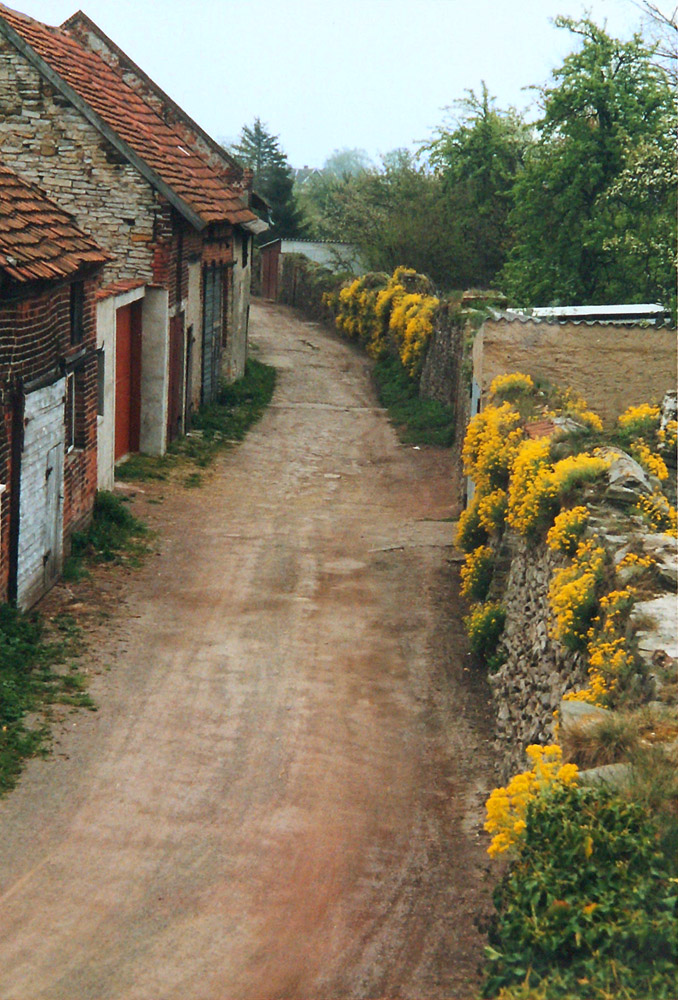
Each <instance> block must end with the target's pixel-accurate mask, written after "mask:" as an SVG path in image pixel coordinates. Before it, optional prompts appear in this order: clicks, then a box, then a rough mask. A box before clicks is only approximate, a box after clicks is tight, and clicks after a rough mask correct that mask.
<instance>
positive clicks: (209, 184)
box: [0, 4, 257, 224]
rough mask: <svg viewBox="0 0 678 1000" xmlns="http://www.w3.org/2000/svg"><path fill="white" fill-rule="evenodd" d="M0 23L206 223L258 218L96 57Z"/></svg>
mask: <svg viewBox="0 0 678 1000" xmlns="http://www.w3.org/2000/svg"><path fill="white" fill-rule="evenodd" d="M0 18H2V19H4V20H5V21H6V22H7V24H8V25H9V26H10V27H11V28H13V29H14V31H15V32H16V33H17V34H18V35H19V36H20V37H21V38H22V39H23V41H24V42H27V43H28V44H29V45H30V47H31V48H32V49H33V51H34V52H36V53H37V54H38V55H39V56H41V57H42V59H43V60H44V61H45V62H46V63H47V64H48V65H49V66H50V68H51V69H52V70H54V71H55V72H56V73H57V74H58V75H59V76H60V77H61V79H62V80H63V81H64V82H65V83H67V84H68V85H69V86H70V87H72V88H73V90H74V91H75V92H76V93H77V94H78V96H79V97H80V98H82V100H84V101H85V102H86V103H87V104H88V105H89V107H90V108H91V109H92V110H93V111H95V112H96V114H98V115H99V117H100V118H101V119H102V120H103V121H104V122H105V123H106V125H108V126H109V127H110V128H111V129H112V130H113V131H114V132H115V133H116V135H118V136H119V137H120V138H121V139H122V140H123V141H124V142H125V143H127V145H128V146H129V147H130V148H131V149H132V150H133V151H134V152H135V153H136V154H137V156H139V157H140V158H141V159H142V160H143V161H144V162H145V163H146V164H147V165H148V166H149V167H150V168H151V169H152V170H153V171H154V172H155V174H156V175H157V176H158V177H159V178H160V179H161V180H162V181H163V182H164V183H165V184H166V185H167V186H168V187H169V188H171V189H172V191H174V193H175V194H176V195H177V196H178V197H179V198H181V199H182V201H183V202H184V203H185V204H186V205H188V206H189V208H191V209H192V210H193V211H194V212H195V213H196V214H197V215H199V216H200V218H201V219H203V220H204V222H206V223H209V222H230V223H231V224H238V223H243V222H251V221H254V220H255V219H256V218H257V216H256V215H255V214H254V213H253V212H252V211H251V210H250V209H249V208H247V206H246V205H245V204H244V202H243V200H242V198H241V196H240V194H239V193H238V192H237V191H235V190H233V189H232V188H231V187H229V186H228V185H227V184H226V183H225V181H224V178H223V176H221V175H220V173H219V172H218V171H217V170H215V169H214V168H213V167H212V166H210V164H209V163H208V161H207V158H206V156H204V155H202V154H201V152H200V151H199V150H198V149H197V148H196V147H193V146H189V145H188V144H187V141H186V137H185V135H182V134H181V133H180V132H179V131H177V130H176V129H175V128H173V127H172V125H171V124H168V123H167V122H165V121H163V119H162V117H161V116H160V115H159V114H158V113H157V112H156V111H155V110H154V109H153V108H152V107H151V105H150V104H148V103H147V102H146V101H145V100H144V99H143V97H142V96H141V95H140V94H139V93H137V92H136V91H135V90H134V89H133V88H132V87H130V86H128V85H127V83H125V81H124V80H123V78H122V77H121V76H120V75H118V73H117V72H116V71H115V70H114V69H113V68H112V67H111V66H109V65H108V64H107V63H106V62H105V61H104V60H103V59H102V58H101V57H100V56H99V55H98V54H97V53H96V52H92V51H90V50H89V49H86V48H84V47H83V46H82V45H81V44H80V43H79V42H78V41H77V40H76V39H75V38H73V37H72V36H70V35H69V34H67V33H66V32H65V31H63V30H62V29H60V28H52V27H48V26H47V25H45V24H41V23H40V22H39V21H35V20H33V18H30V17H28V16H26V15H25V14H20V13H18V12H16V11H13V10H10V9H9V8H7V7H5V6H4V5H3V4H0Z"/></svg>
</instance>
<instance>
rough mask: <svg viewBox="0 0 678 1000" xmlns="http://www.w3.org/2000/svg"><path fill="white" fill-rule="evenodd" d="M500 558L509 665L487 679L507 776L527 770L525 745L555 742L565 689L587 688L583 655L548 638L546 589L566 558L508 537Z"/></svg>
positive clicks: (498, 745) (505, 646) (505, 638)
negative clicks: (503, 571) (504, 566)
mask: <svg viewBox="0 0 678 1000" xmlns="http://www.w3.org/2000/svg"><path fill="white" fill-rule="evenodd" d="M500 558H501V559H502V561H503V562H504V563H505V564H508V566H509V567H510V568H509V569H508V576H507V578H505V587H506V589H505V591H504V593H503V596H502V598H501V599H502V603H503V604H504V606H505V608H506V628H505V631H504V636H503V638H502V649H503V651H504V653H505V654H506V661H505V663H504V664H503V666H502V667H500V668H499V670H498V671H497V672H496V673H495V674H491V675H490V677H489V681H490V687H491V690H492V694H493V698H494V703H495V714H496V720H497V725H496V741H497V751H498V756H499V759H500V761H501V766H502V768H503V769H504V774H503V777H504V778H506V777H507V776H510V775H511V774H515V773H516V772H517V771H522V770H524V769H525V753H524V751H525V747H527V746H529V745H530V744H531V743H542V744H543V743H551V742H553V737H554V721H555V720H554V716H553V713H554V712H555V711H556V709H557V708H558V705H559V703H560V700H561V698H562V697H563V695H564V694H565V693H566V692H567V691H572V690H575V689H578V688H582V687H584V686H585V684H586V680H587V671H586V665H585V662H584V659H583V657H582V654H580V653H571V652H570V651H569V650H568V649H566V648H565V647H564V646H562V645H561V644H560V643H559V642H557V641H556V640H555V639H552V638H551V637H550V636H549V634H548V619H549V603H548V588H549V582H550V580H551V576H552V574H553V571H554V569H555V568H556V567H558V566H563V565H565V564H566V562H567V560H566V559H565V558H564V557H563V556H561V555H559V554H558V553H555V552H552V551H551V550H550V549H548V548H547V547H546V545H534V544H532V543H529V542H526V541H525V540H524V539H520V538H518V537H516V536H515V535H511V534H509V535H508V536H507V537H506V539H505V540H504V543H503V551H502V553H501V555H500Z"/></svg>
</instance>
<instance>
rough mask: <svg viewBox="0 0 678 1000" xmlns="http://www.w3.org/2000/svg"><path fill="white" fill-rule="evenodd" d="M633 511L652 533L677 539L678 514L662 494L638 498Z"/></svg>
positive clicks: (657, 493)
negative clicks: (659, 533)
mask: <svg viewBox="0 0 678 1000" xmlns="http://www.w3.org/2000/svg"><path fill="white" fill-rule="evenodd" d="M634 510H635V511H636V513H637V514H640V516H641V517H642V519H643V520H644V521H645V523H646V524H647V525H648V526H649V527H650V528H651V530H652V531H656V532H661V533H663V534H665V535H670V536H671V537H672V538H678V513H677V512H676V508H675V507H673V506H672V505H671V504H670V503H669V501H668V499H667V498H666V497H665V496H664V494H663V493H661V492H659V491H657V492H656V493H653V494H652V495H651V496H643V497H639V499H638V501H637V503H636V504H635V507H634Z"/></svg>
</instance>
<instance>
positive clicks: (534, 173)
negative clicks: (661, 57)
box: [501, 18, 676, 305]
mask: <svg viewBox="0 0 678 1000" xmlns="http://www.w3.org/2000/svg"><path fill="white" fill-rule="evenodd" d="M557 23H558V24H559V26H561V27H564V28H567V29H568V30H570V31H572V32H573V33H575V34H576V35H578V36H579V37H580V38H581V40H582V44H581V48H580V49H579V50H578V51H576V52H574V53H572V54H571V55H569V56H567V57H566V59H565V61H564V63H563V65H562V66H561V67H560V68H559V69H557V70H555V71H554V74H553V76H554V83H553V85H552V86H550V87H544V88H542V90H541V99H542V106H543V117H542V119H541V120H540V121H539V122H538V124H537V128H538V132H539V136H538V140H537V142H536V143H535V145H534V146H533V147H532V148H531V149H530V150H529V153H528V154H527V156H526V159H525V168H524V170H522V171H521V173H520V174H519V175H518V177H517V179H516V183H515V186H514V192H513V201H514V208H513V211H512V213H511V215H510V217H509V221H510V224H511V225H512V226H513V227H514V231H515V244H514V246H513V249H512V251H511V253H510V255H509V261H508V263H507V264H506V266H505V268H504V269H503V272H502V276H501V282H502V284H503V286H504V288H505V290H506V291H507V292H508V294H509V296H510V297H511V298H512V299H513V300H514V301H516V302H518V303H522V304H527V305H548V304H551V303H558V302H570V303H581V302H588V303H606V302H613V301H620V300H622V301H631V302H638V301H644V300H648V299H649V300H653V299H656V298H661V299H663V300H664V302H665V303H667V301H668V300H669V299H672V300H673V301H674V302H675V294H674V293H673V292H672V288H673V287H674V284H675V282H674V280H673V277H672V274H673V272H674V268H675V253H674V252H673V251H672V250H671V249H670V244H671V241H672V245H673V246H675V188H674V193H673V194H672V193H671V187H672V172H671V167H670V152H669V151H670V148H671V135H672V133H673V132H674V130H675V124H676V109H675V104H674V99H673V94H672V91H671V88H670V86H669V83H668V80H667V78H666V74H665V73H664V72H663V71H662V69H661V67H659V66H658V65H657V64H656V62H655V61H654V60H653V58H652V50H651V49H648V48H647V47H646V46H645V45H644V44H643V42H642V40H641V38H640V37H639V36H634V37H633V38H632V39H631V41H629V42H622V41H619V40H617V39H614V38H611V37H610V36H609V35H608V34H607V33H606V32H605V31H604V30H603V29H602V28H599V27H597V25H595V24H594V23H593V22H592V21H590V20H588V19H586V18H585V19H583V20H580V21H573V20H571V19H569V18H559V19H558V21H557ZM671 219H673V220H674V221H673V222H671ZM654 233H656V234H658V235H657V238H655V236H654V235H653V234H654ZM628 237H631V238H628ZM660 244H661V245H660Z"/></svg>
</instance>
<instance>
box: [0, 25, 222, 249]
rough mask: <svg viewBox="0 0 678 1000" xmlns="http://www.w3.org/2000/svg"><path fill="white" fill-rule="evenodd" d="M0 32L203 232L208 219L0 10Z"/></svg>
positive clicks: (181, 213) (188, 220) (150, 182)
mask: <svg viewBox="0 0 678 1000" xmlns="http://www.w3.org/2000/svg"><path fill="white" fill-rule="evenodd" d="M0 34H2V35H4V36H5V38H6V39H7V41H8V42H10V43H11V44H12V45H13V46H14V48H15V49H16V50H17V51H18V52H20V53H21V55H22V56H24V58H25V59H27V60H28V62H29V63H31V65H32V66H34V67H35V68H36V69H37V70H38V72H39V73H40V74H41V75H42V76H43V77H44V78H45V79H46V80H48V81H49V83H51V84H52V86H53V87H56V89H57V90H59V91H60V92H61V93H62V94H63V96H64V97H66V98H67V99H68V100H69V101H70V102H71V104H72V105H73V106H74V107H75V108H77V110H78V111H79V112H80V113H81V115H83V117H84V118H86V119H87V121H88V122H89V123H90V125H92V126H94V128H95V129H96V130H97V131H98V132H100V133H101V135H103V137H104V138H105V139H106V140H107V141H108V142H110V144H111V145H112V146H113V147H114V148H115V149H117V150H118V152H119V153H120V154H121V155H122V156H124V157H125V159H126V160H128V161H129V163H130V164H131V165H132V166H133V167H134V168H135V169H136V170H138V171H139V173H140V174H141V175H142V177H144V178H145V179H146V180H147V181H148V182H149V184H151V185H152V186H153V187H154V188H156V189H157V190H158V191H159V192H160V194H162V195H163V196H164V197H165V198H166V199H167V201H168V202H169V203H170V204H171V205H173V206H174V208H176V210H177V211H178V212H179V213H180V215H183V217H184V218H185V219H186V220H187V222H190V224H191V225H192V226H193V227H194V228H195V229H197V230H198V231H199V232H201V231H202V230H203V229H204V228H205V226H206V225H207V222H206V221H205V220H204V219H203V218H202V217H201V216H200V215H198V213H197V212H196V211H195V210H194V209H192V208H191V207H190V205H188V204H187V203H186V202H185V201H184V200H183V198H181V197H179V195H178V194H177V193H176V192H175V191H174V189H173V188H171V187H170V186H169V185H168V184H167V183H166V182H165V181H163V180H162V178H161V177H160V176H159V175H158V174H157V173H156V172H155V170H153V169H152V168H151V167H149V165H148V164H147V163H146V162H145V160H143V159H142V158H141V157H140V156H139V154H138V153H136V152H135V151H134V150H133V149H132V147H131V146H129V145H128V144H127V143H126V142H125V140H124V139H121V138H120V136H119V135H118V134H117V132H115V130H114V129H112V128H111V126H110V125H108V124H107V123H106V122H105V121H104V120H103V118H101V117H100V116H99V115H98V114H97V113H96V111H94V110H93V109H92V108H91V107H90V106H89V104H88V103H87V102H86V101H85V100H84V99H83V98H82V97H81V96H80V95H79V94H78V93H77V91H75V90H74V89H73V88H72V87H71V86H70V84H68V83H66V81H65V80H64V79H63V78H62V77H61V76H59V74H58V73H57V72H56V70H54V69H52V67H51V66H50V65H49V63H48V62H46V61H45V60H44V59H43V58H42V56H41V55H39V54H38V53H37V52H36V51H35V49H34V48H33V47H32V46H31V45H30V44H29V43H28V42H27V41H25V39H23V38H22V37H21V35H19V34H18V33H17V32H16V31H15V30H14V28H12V27H11V25H9V24H8V23H7V21H6V20H5V19H4V17H2V14H0Z"/></svg>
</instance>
